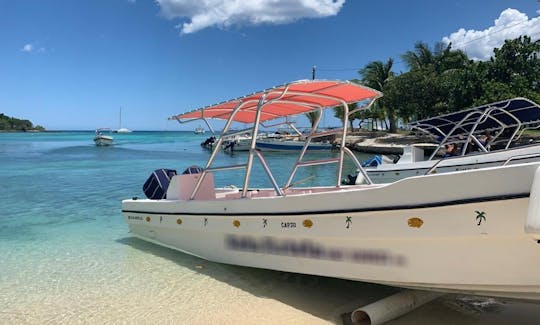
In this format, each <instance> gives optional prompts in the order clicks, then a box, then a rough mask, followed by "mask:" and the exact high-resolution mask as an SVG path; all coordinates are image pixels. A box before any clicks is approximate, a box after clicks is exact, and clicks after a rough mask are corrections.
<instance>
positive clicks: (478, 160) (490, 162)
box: [357, 145, 540, 184]
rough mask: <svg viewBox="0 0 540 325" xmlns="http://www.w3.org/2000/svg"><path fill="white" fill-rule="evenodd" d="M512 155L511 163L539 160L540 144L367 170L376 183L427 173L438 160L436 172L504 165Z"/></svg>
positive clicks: (382, 165)
mask: <svg viewBox="0 0 540 325" xmlns="http://www.w3.org/2000/svg"><path fill="white" fill-rule="evenodd" d="M510 158H514V159H512V160H510V161H509V162H508V164H516V163H525V162H534V161H539V160H540V145H531V146H525V147H518V148H511V149H507V150H500V151H493V152H487V153H478V154H471V155H466V156H459V157H452V158H446V159H444V160H442V161H440V160H438V159H435V160H426V161H418V162H414V163H400V162H399V161H398V163H396V164H390V163H383V164H381V165H378V166H376V167H366V168H365V170H366V172H367V173H368V176H369V177H370V179H371V180H372V181H373V182H375V183H390V182H394V181H396V180H399V179H403V178H407V177H411V176H422V175H425V174H426V173H427V172H428V171H429V170H430V169H431V168H432V167H433V166H434V165H435V164H437V163H438V165H437V166H436V168H435V169H434V170H433V173H448V172H455V171H460V170H469V169H479V168H486V167H495V166H501V165H502V164H504V163H505V162H506V161H507V160H508V159H510ZM439 161H440V163H439ZM360 181H361V179H359V180H358V181H357V184H358V183H359V182H360Z"/></svg>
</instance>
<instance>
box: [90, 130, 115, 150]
mask: <svg viewBox="0 0 540 325" xmlns="http://www.w3.org/2000/svg"><path fill="white" fill-rule="evenodd" d="M113 141H114V138H113V136H112V130H111V129H109V128H99V129H97V130H96V132H95V135H94V143H95V144H96V146H111V145H112V144H113Z"/></svg>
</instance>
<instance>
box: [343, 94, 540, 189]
mask: <svg viewBox="0 0 540 325" xmlns="http://www.w3.org/2000/svg"><path fill="white" fill-rule="evenodd" d="M539 126H540V106H539V105H538V104H536V103H534V102H533V101H531V100H529V99H526V98H514V99H509V100H504V101H500V102H496V103H491V104H487V105H483V106H479V107H475V108H470V109H467V110H462V111H459V112H455V113H451V114H446V115H442V116H437V117H433V118H429V119H425V120H421V121H417V122H414V123H411V128H412V129H413V130H418V131H421V132H423V133H425V134H428V135H429V136H431V137H432V138H433V139H434V140H437V139H438V141H437V142H438V145H437V147H436V148H435V150H434V151H433V153H432V154H431V155H430V156H429V157H428V158H427V159H426V158H425V156H424V150H423V149H422V148H420V147H418V146H415V145H411V146H408V147H406V148H404V152H403V155H402V156H401V157H400V158H399V160H396V159H384V157H382V156H379V157H375V158H378V159H376V160H373V159H371V160H369V161H366V165H368V166H366V168H365V170H366V172H367V173H368V175H369V177H370V179H371V180H372V181H373V182H375V183H387V182H393V181H396V180H398V179H402V178H406V177H410V176H419V175H425V174H427V173H446V172H452V171H458V170H466V169H478V168H485V167H493V166H500V165H503V164H515V163H523V162H531V161H540V144H539V143H532V144H526V145H518V143H517V142H518V140H519V139H520V137H521V135H522V134H523V132H524V131H525V130H527V129H537V128H538V127H539ZM445 146H452V147H453V148H456V150H455V151H454V152H452V153H448V154H446V157H444V156H443V157H441V155H442V154H441V153H442V151H443V150H444V148H445ZM370 163H373V164H372V165H371V166H370ZM348 181H349V182H350V181H354V182H356V183H357V184H361V183H362V182H363V177H362V176H361V175H360V177H357V178H356V179H355V178H354V177H349V180H348Z"/></svg>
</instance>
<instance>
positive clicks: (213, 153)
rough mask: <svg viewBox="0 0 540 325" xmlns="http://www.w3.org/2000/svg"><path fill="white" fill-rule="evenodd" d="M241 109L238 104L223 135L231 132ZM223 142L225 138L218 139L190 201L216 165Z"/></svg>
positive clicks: (240, 105)
mask: <svg viewBox="0 0 540 325" xmlns="http://www.w3.org/2000/svg"><path fill="white" fill-rule="evenodd" d="M240 108H242V104H238V106H236V108H235V109H234V110H233V111H232V113H231V116H230V117H229V119H228V120H227V123H225V127H224V128H223V133H225V132H227V130H229V128H230V127H231V124H232V121H233V120H234V116H235V115H236V113H237V112H238V111H239V110H240ZM222 142H223V137H219V139H218V141H217V143H216V147H215V148H214V150H213V151H212V154H211V155H210V158H208V162H207V163H206V166H205V167H204V170H203V172H202V174H201V177H199V179H198V180H197V183H196V184H195V187H194V188H193V191H192V192H191V195H190V196H189V199H190V200H193V199H194V198H195V194H197V191H198V190H199V187H200V186H201V184H202V181H203V180H204V178H205V177H206V174H208V169H209V168H210V166H212V164H213V163H214V159H215V158H216V155H217V153H218V152H219V150H220V149H221V143H222Z"/></svg>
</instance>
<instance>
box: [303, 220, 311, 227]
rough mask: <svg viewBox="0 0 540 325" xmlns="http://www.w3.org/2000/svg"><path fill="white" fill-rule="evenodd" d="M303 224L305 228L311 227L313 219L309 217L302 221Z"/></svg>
mask: <svg viewBox="0 0 540 325" xmlns="http://www.w3.org/2000/svg"><path fill="white" fill-rule="evenodd" d="M302 224H303V225H304V227H306V228H311V227H313V221H311V220H309V219H306V220H304V222H303V223H302Z"/></svg>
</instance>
